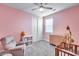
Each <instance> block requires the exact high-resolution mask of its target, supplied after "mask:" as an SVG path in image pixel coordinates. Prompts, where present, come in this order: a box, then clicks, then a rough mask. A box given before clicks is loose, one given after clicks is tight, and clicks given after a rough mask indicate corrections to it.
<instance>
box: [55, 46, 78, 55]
mask: <svg viewBox="0 0 79 59" xmlns="http://www.w3.org/2000/svg"><path fill="white" fill-rule="evenodd" d="M55 55H56V56H77V54H75V53H72V52H70V51H68V50H65V49H61V48H58V47H56V48H55Z"/></svg>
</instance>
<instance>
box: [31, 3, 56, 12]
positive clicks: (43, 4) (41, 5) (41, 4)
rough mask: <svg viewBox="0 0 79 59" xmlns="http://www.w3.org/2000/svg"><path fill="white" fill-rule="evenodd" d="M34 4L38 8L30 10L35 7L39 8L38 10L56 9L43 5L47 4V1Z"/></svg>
mask: <svg viewBox="0 0 79 59" xmlns="http://www.w3.org/2000/svg"><path fill="white" fill-rule="evenodd" d="M34 4H35V5H36V6H38V8H34V9H32V10H37V9H39V10H40V11H43V10H44V9H48V10H53V11H55V10H56V9H53V8H52V7H45V5H47V4H48V3H34Z"/></svg>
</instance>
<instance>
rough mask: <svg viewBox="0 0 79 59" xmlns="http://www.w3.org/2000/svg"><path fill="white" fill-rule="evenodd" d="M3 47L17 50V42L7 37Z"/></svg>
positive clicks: (4, 39) (11, 37) (3, 40)
mask: <svg viewBox="0 0 79 59" xmlns="http://www.w3.org/2000/svg"><path fill="white" fill-rule="evenodd" d="M2 45H3V47H4V49H9V48H15V47H16V42H15V40H14V38H13V36H6V37H4V38H3V39H2Z"/></svg>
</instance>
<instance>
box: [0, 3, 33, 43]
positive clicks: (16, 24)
mask: <svg viewBox="0 0 79 59" xmlns="http://www.w3.org/2000/svg"><path fill="white" fill-rule="evenodd" d="M21 31H25V32H27V34H28V35H31V34H32V15H31V14H29V13H28V12H22V11H20V10H17V9H15V8H11V7H8V6H5V5H3V4H0V38H1V37H4V36H7V35H13V36H14V38H15V39H16V41H17V42H19V39H20V32H21Z"/></svg>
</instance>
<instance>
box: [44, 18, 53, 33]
mask: <svg viewBox="0 0 79 59" xmlns="http://www.w3.org/2000/svg"><path fill="white" fill-rule="evenodd" d="M45 32H48V33H52V32H53V19H52V18H49V19H45Z"/></svg>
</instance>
